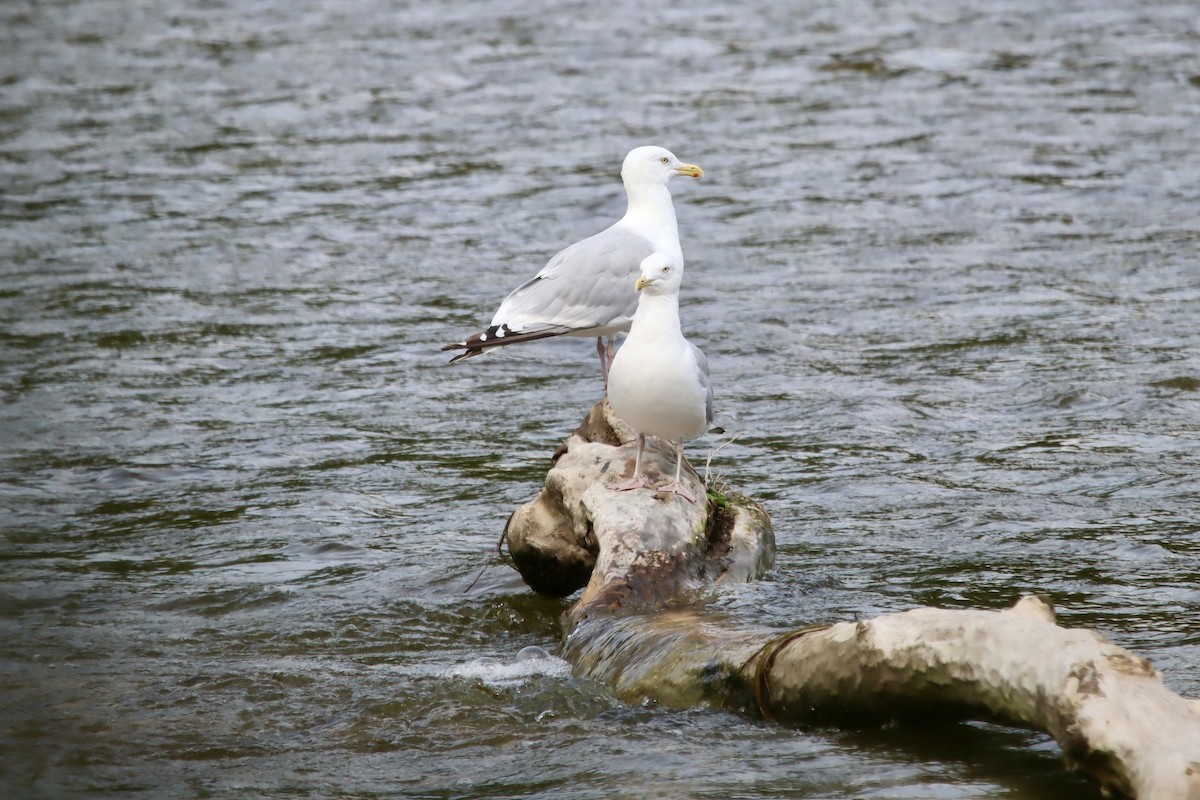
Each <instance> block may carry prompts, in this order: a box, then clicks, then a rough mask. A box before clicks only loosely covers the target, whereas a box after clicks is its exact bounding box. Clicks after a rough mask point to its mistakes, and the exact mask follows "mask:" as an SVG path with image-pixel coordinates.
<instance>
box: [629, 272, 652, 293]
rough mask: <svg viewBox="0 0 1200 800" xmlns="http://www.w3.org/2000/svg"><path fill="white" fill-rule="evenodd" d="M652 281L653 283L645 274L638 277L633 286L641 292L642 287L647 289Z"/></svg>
mask: <svg viewBox="0 0 1200 800" xmlns="http://www.w3.org/2000/svg"><path fill="white" fill-rule="evenodd" d="M650 283H651V281H650V279H649V278H647V277H646V276H645V275H643V276H642V277H640V278H638V279H637V283H635V284H633V288H634V289H637V290H638V291H639V292H640V291H641V290H642V289H645V288H646V287H647V286H649V285H650Z"/></svg>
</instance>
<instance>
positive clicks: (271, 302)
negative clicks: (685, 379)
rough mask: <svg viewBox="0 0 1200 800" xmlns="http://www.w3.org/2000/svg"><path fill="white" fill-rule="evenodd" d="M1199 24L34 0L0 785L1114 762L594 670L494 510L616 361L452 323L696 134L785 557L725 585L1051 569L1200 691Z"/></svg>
mask: <svg viewBox="0 0 1200 800" xmlns="http://www.w3.org/2000/svg"><path fill="white" fill-rule="evenodd" d="M1197 20H1198V18H1197V15H1196V12H1195V7H1194V5H1193V4H1190V3H1187V2H1137V3H1135V2H1132V0H1124V1H1123V2H1116V1H1115V0H1114V1H1113V2H1103V1H1102V0H1094V1H1093V2H1082V1H1081V2H1066V3H1059V4H1055V5H1054V6H1053V7H1048V6H1046V5H1045V4H1043V3H1033V2H1027V0H1004V1H1003V2H998V3H979V2H976V3H967V4H963V3H957V2H956V3H950V2H933V3H929V2H922V3H915V2H897V3H890V4H888V3H867V2H859V3H849V4H847V3H837V4H832V3H831V4H817V5H813V4H809V6H807V7H804V8H800V7H794V8H793V7H789V6H788V5H787V4H783V5H780V4H776V3H766V2H758V1H757V0H751V1H750V2H748V3H738V4H719V3H713V2H701V3H692V4H687V5H684V4H667V5H653V4H644V3H627V2H616V3H608V4H582V3H574V4H566V5H563V4H551V3H546V2H531V3H523V4H514V3H512V2H507V0H506V1H505V2H500V1H499V0H479V2H470V3H468V2H457V3H451V2H444V3H428V4H421V5H418V6H411V7H410V6H409V5H408V4H405V3H386V2H364V3H360V4H354V5H352V6H345V5H344V4H341V3H334V2H330V0H309V1H308V2H301V3H279V2H275V0H257V1H255V0H250V2H242V3H236V4H234V3H221V2H206V3H188V4H157V3H153V2H139V3H123V2H116V1H115V0H80V1H79V2H47V3H28V2H14V3H8V4H5V5H4V6H3V8H2V9H0V23H2V24H0V39H2V44H3V52H4V53H5V58H4V59H3V62H2V63H0V86H2V87H3V89H2V90H0V187H2V188H0V270H2V275H3V279H2V283H0V336H2V337H3V338H2V345H0V392H2V402H0V434H2V437H3V443H4V446H3V453H2V455H0V498H2V499H0V513H2V515H3V516H2V518H0V531H2V533H3V535H2V536H0V557H2V559H3V567H2V569H0V697H2V698H3V699H2V700H0V789H3V791H2V792H0V793H2V794H3V795H4V796H5V797H13V798H62V797H88V798H94V797H190V796H194V797H254V798H277V797H278V798H281V797H314V798H315V797H343V798H345V797H364V798H365V797H422V798H451V797H455V798H460V797H461V798H482V797H539V798H613V797H650V796H655V797H689V798H705V797H714V798H715V797H721V798H738V797H745V798H750V797H756V798H757V797H851V796H857V797H872V798H906V797H940V798H950V797H953V798H962V797H972V798H975V797H997V796H1020V797H1029V798H1061V797H1093V796H1095V793H1094V790H1093V789H1092V788H1091V787H1089V785H1088V784H1087V783H1085V782H1084V781H1083V780H1081V779H1079V778H1077V777H1074V776H1070V775H1066V774H1065V773H1063V771H1062V770H1061V768H1060V766H1059V760H1058V759H1059V756H1058V753H1057V750H1056V748H1055V746H1054V745H1053V743H1052V742H1050V741H1049V740H1048V739H1046V738H1045V737H1043V736H1039V735H1035V734H1027V733H1023V732H1016V731H1011V730H1007V729H1002V728H993V727H990V726H986V725H981V724H969V725H955V726H949V727H939V728H935V729H932V730H928V731H914V730H912V729H894V728H891V727H887V726H884V727H882V728H880V729H877V730H867V731H859V732H842V731H837V730H829V729H802V730H796V729H787V728H780V727H775V726H769V725H762V724H757V723H753V722H749V721H746V720H743V719H741V718H738V717H734V716H729V715H726V714H722V713H716V712H712V711H708V710H703V709H699V710H694V711H687V712H674V711H666V710H662V709H656V708H653V707H632V706H628V705H625V704H622V703H620V702H618V701H616V700H615V699H613V698H612V697H611V695H610V694H609V693H608V692H607V691H606V689H605V687H603V686H601V685H597V684H595V683H592V682H589V681H586V680H581V679H577V678H574V677H571V676H570V674H569V671H568V670H567V669H566V668H565V666H564V665H563V664H562V662H560V661H558V660H557V659H555V658H554V657H553V653H554V652H555V648H556V642H557V639H558V635H559V628H558V625H557V617H558V614H559V613H560V612H561V611H562V610H563V608H564V607H565V604H564V603H562V602H558V601H550V600H545V599H541V598H538V597H536V596H533V595H532V594H531V593H530V592H528V591H527V590H526V589H525V588H524V586H523V585H522V584H521V582H520V580H519V579H518V578H517V577H516V575H515V573H513V572H512V571H510V570H509V569H507V568H506V567H505V566H503V565H502V564H501V563H500V562H499V560H498V559H497V558H496V556H495V554H494V545H495V541H496V539H497V538H498V536H499V534H500V531H501V529H502V527H503V523H504V520H505V519H506V517H507V515H508V514H509V513H510V512H511V510H512V509H513V508H514V507H515V506H516V505H518V504H519V503H521V502H524V501H525V500H527V499H529V498H530V497H531V496H532V495H533V494H534V493H536V491H537V490H538V487H539V484H540V481H541V479H542V477H543V475H544V472H545V470H546V468H547V467H548V457H549V455H550V454H551V453H552V452H553V450H554V448H555V446H556V445H557V444H558V442H559V440H560V439H561V438H562V437H563V436H565V435H566V434H567V433H568V432H569V431H570V430H572V429H573V428H574V426H575V425H576V424H577V422H578V421H579V420H580V419H581V418H582V416H583V414H584V413H585V411H586V409H587V408H588V407H589V406H590V404H591V403H593V402H594V401H595V400H596V399H598V398H599V396H600V386H599V381H598V378H597V375H596V372H597V370H596V367H595V363H594V354H593V351H592V349H591V346H590V345H589V344H588V343H587V342H585V341H581V340H571V341H562V342H545V343H539V344H535V345H531V346H528V347H525V348H522V349H520V350H517V351H514V352H509V353H503V354H499V355H497V356H494V357H490V358H489V359H486V360H476V361H473V362H469V363H467V364H464V365H460V366H457V367H454V368H448V367H446V366H445V363H444V361H445V357H444V355H443V354H441V353H439V352H437V347H438V346H439V345H440V344H442V343H444V342H448V341H452V340H454V339H457V338H459V336H460V335H461V334H463V333H467V332H470V331H472V330H474V329H475V328H476V327H477V326H478V325H479V324H480V323H482V322H486V320H487V319H488V318H489V317H490V314H491V312H492V310H493V308H494V307H495V305H496V304H497V303H498V301H499V300H500V299H501V298H502V297H503V295H504V294H505V293H506V292H507V291H508V290H509V289H511V288H512V287H513V286H515V285H516V284H517V283H518V282H520V281H522V280H524V279H525V278H527V277H528V276H529V275H531V274H532V273H533V271H535V270H536V269H537V268H538V267H539V266H540V265H541V264H542V263H543V262H544V261H545V259H546V258H548V257H549V255H551V254H552V253H553V252H554V251H555V250H556V249H558V248H559V247H561V246H563V245H564V244H566V243H569V242H571V241H575V240H576V239H578V238H580V237H582V236H585V235H587V234H590V233H592V232H595V231H596V230H597V229H598V228H599V227H600V226H602V225H604V224H606V220H610V219H612V218H614V217H615V216H616V215H617V214H619V213H620V211H621V209H622V202H623V201H622V198H621V195H620V191H619V186H618V183H617V176H616V172H617V166H618V164H619V161H620V159H621V157H622V156H623V155H624V153H625V152H626V151H627V150H628V149H629V148H630V147H632V146H634V145H637V144H643V143H657V144H662V145H665V146H667V147H670V148H671V149H673V150H674V151H675V152H676V153H677V154H678V155H679V156H680V157H681V158H683V159H685V160H687V161H693V162H696V163H699V164H701V165H702V166H703V167H704V169H705V178H704V179H703V180H702V181H699V182H692V181H688V182H686V183H685V182H682V181H679V182H676V184H675V187H674V193H675V197H676V206H677V209H678V212H679V218H680V225H681V231H682V235H683V239H684V251H685V254H686V255H687V257H688V270H689V272H688V277H687V279H686V285H685V298H684V314H685V323H686V326H687V328H688V331H689V333H690V334H691V335H692V337H693V339H694V340H695V341H696V342H697V343H699V344H700V345H701V346H702V347H703V348H704V349H705V350H706V352H707V353H708V356H709V359H710V362H711V365H712V370H713V374H714V377H715V381H716V385H717V387H718V401H719V412H720V416H721V418H722V423H723V424H724V425H725V427H726V428H728V429H730V430H733V431H737V432H739V433H740V438H739V439H738V440H737V441H736V442H735V443H734V444H732V445H730V446H728V447H727V448H725V449H724V450H723V451H722V452H721V454H720V456H719V457H718V458H717V459H716V462H715V463H716V465H717V469H718V470H720V471H721V472H722V473H723V474H724V476H725V477H726V479H728V480H729V481H731V482H732V483H733V484H735V485H736V486H737V487H739V488H740V489H742V490H743V491H746V492H748V493H750V494H751V495H753V496H755V497H757V498H759V499H761V500H762V501H764V502H765V503H766V505H767V507H768V510H769V511H770V513H771V515H772V518H773V520H774V523H775V527H776V535H777V538H778V540H779V545H780V552H779V557H778V559H777V565H776V568H775V570H774V571H773V573H772V574H771V576H770V578H769V579H768V580H766V581H763V582H762V583H759V584H756V585H753V586H749V587H742V588H736V589H729V590H726V591H725V592H724V593H723V594H722V595H720V596H719V597H717V598H716V599H715V601H714V602H715V607H714V609H713V611H712V613H715V614H721V615H723V616H725V617H727V618H729V619H730V620H731V621H732V622H735V623H736V622H737V621H739V620H743V621H751V620H752V621H754V622H763V623H766V624H769V625H776V626H779V627H781V628H782V627H787V626H798V625H802V624H809V623H814V622H827V621H833V620H841V619H849V618H852V617H853V616H854V615H860V616H866V615H872V614H876V613H881V612H887V611H895V610H902V609H906V608H911V607H914V606H918V605H923V604H935V605H939V606H950V607H956V606H961V607H987V608H1000V607H1004V606H1006V605H1008V604H1010V603H1011V602H1013V601H1014V600H1015V599H1016V597H1017V596H1019V594H1020V593H1022V592H1029V591H1038V592H1043V593H1046V594H1048V595H1050V596H1051V597H1052V598H1053V599H1054V601H1055V603H1056V605H1057V608H1058V611H1059V614H1060V617H1061V618H1062V620H1063V621H1064V622H1065V623H1067V624H1072V625H1085V626H1089V627H1094V628H1096V629H1098V630H1100V631H1101V632H1103V633H1104V634H1105V635H1107V636H1109V637H1111V638H1112V639H1114V640H1115V641H1117V642H1118V643H1120V644H1122V645H1124V646H1126V647H1129V648H1131V649H1133V650H1135V651H1136V652H1138V653H1139V654H1142V655H1145V656H1148V657H1150V658H1151V659H1152V660H1153V661H1154V663H1155V665H1156V666H1157V667H1158V668H1159V669H1161V670H1162V671H1163V672H1164V675H1165V678H1166V680H1167V683H1168V684H1169V685H1170V686H1171V687H1172V688H1174V689H1176V690H1177V691H1180V692H1184V693H1188V694H1192V695H1195V694H1198V693H1200V666H1198V664H1200V636H1198V635H1197V631H1198V630H1200V589H1198V588H1197V587H1198V586H1200V570H1198V568H1197V556H1198V555H1200V544H1198V542H1200V537H1198V536H1197V533H1198V531H1200V492H1198V490H1197V489H1196V480H1195V476H1196V474H1197V473H1198V472H1200V448H1198V442H1197V439H1198V438H1200V415H1198V411H1200V402H1198V401H1200V267H1198V266H1197V251H1198V247H1197V245H1198V242H1200V225H1198V224H1197V221H1196V220H1197V216H1196V209H1197V207H1198V202H1200V189H1198V188H1197V181H1196V176H1197V175H1198V174H1200V155H1197V154H1198V153H1200V133H1198V131H1200V124H1198V123H1200V120H1198V116H1200V62H1198V60H1197V56H1196V53H1197V52H1200V25H1198V21H1197ZM715 444H716V442H715V441H711V440H710V441H702V442H697V443H694V444H692V445H690V446H689V452H690V453H692V454H694V455H702V454H703V451H704V449H705V447H706V446H711V445H715ZM481 570H482V575H481V577H480V579H479V581H478V583H476V584H475V585H474V586H473V587H472V588H469V589H468V587H469V586H470V585H471V581H472V580H473V579H474V578H475V577H476V575H477V574H479V573H480V571H481ZM530 646H536V647H541V648H544V649H546V650H547V651H548V652H549V653H550V656H549V657H547V658H541V659H537V658H534V659H522V660H518V654H519V653H520V652H521V651H522V649H523V648H526V647H530ZM535 655H536V654H535ZM480 659H484V660H482V661H481V660H480ZM488 659H491V660H488Z"/></svg>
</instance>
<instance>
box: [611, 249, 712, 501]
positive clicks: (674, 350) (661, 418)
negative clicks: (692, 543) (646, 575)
mask: <svg viewBox="0 0 1200 800" xmlns="http://www.w3.org/2000/svg"><path fill="white" fill-rule="evenodd" d="M682 281H683V263H682V262H680V261H677V260H675V259H673V258H670V257H668V256H667V255H665V254H662V253H655V254H654V255H652V256H650V257H648V258H647V259H646V260H644V261H643V262H642V271H641V277H639V278H638V279H637V283H635V284H634V287H635V288H636V289H637V290H638V291H639V292H641V297H640V298H639V299H638V306H637V313H635V314H634V316H633V329H632V330H631V331H630V332H629V336H628V337H627V338H626V339H625V343H624V344H623V345H621V349H620V350H619V351H617V355H616V358H614V359H613V363H612V368H611V369H610V370H609V375H608V403H609V405H611V406H612V410H613V413H615V414H616V415H617V416H618V417H620V418H621V419H623V420H625V422H627V423H628V424H629V426H630V427H631V428H633V429H634V430H635V431H637V432H638V444H637V456H636V457H635V459H634V462H633V477H632V478H630V479H629V481H627V482H626V483H622V484H620V485H616V486H610V487H609V488H610V489H613V490H615V491H618V492H625V491H629V490H630V489H640V488H643V487H646V486H648V484H647V483H646V482H645V480H644V478H643V477H642V453H643V451H644V450H645V449H646V436H647V435H650V436H658V437H661V438H663V439H669V440H671V442H673V443H674V445H675V480H674V481H672V482H671V483H669V484H666V485H665V486H660V487H658V488H657V489H655V491H656V492H673V493H674V494H677V495H679V496H680V497H682V498H684V499H685V500H689V501H691V502H693V503H695V502H696V498H695V497H693V496H692V494H691V492H689V491H688V490H687V489H685V488H683V486H682V485H681V484H680V483H679V476H680V472H681V470H682V468H683V443H684V441H686V440H688V439H694V438H696V437H697V436H700V435H701V434H704V433H706V432H708V431H709V429H710V428H712V424H713V390H712V384H711V383H710V382H709V379H708V359H707V358H705V357H704V353H702V352H700V348H698V347H696V346H695V345H694V344H692V343H691V342H689V341H688V340H687V339H685V338H684V336H683V331H682V330H681V329H680V327H679V285H680V283H681V282H682ZM712 432H713V433H724V431H723V430H721V429H720V428H712Z"/></svg>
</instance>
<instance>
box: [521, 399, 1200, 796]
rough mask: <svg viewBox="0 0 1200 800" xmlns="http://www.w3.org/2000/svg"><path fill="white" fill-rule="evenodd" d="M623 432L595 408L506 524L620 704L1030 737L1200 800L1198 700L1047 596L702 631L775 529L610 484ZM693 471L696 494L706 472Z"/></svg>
mask: <svg viewBox="0 0 1200 800" xmlns="http://www.w3.org/2000/svg"><path fill="white" fill-rule="evenodd" d="M632 438H633V436H632V432H631V431H629V430H628V429H627V428H625V426H624V425H623V424H622V423H621V422H620V421H619V420H617V419H616V418H614V417H613V416H612V415H611V412H610V411H609V409H608V407H607V403H606V402H603V401H602V402H601V403H599V404H597V406H596V407H595V408H593V409H592V411H591V413H590V414H589V415H588V418H587V419H586V420H585V421H584V423H583V424H582V425H581V426H580V428H579V430H577V431H576V432H575V434H573V435H572V436H571V437H570V438H569V439H568V440H567V441H566V443H565V444H564V447H563V448H560V451H559V452H558V453H556V455H555V460H556V464H555V466H554V468H553V469H551V470H550V473H549V475H548V476H547V480H546V487H545V489H544V490H543V491H542V493H541V494H540V495H539V496H538V497H537V498H536V499H535V500H533V501H532V502H530V503H528V504H526V505H525V506H522V507H521V508H520V509H518V510H517V511H516V512H515V513H514V514H513V516H512V517H511V518H510V519H509V523H508V526H507V528H506V533H507V536H508V540H509V548H510V552H511V553H512V555H513V558H514V561H515V562H516V564H517V566H518V569H520V570H521V572H522V575H523V576H524V577H525V579H526V582H527V583H529V585H530V586H531V587H533V588H534V589H535V590H537V591H542V592H546V593H549V594H553V595H556V596H565V595H566V594H570V593H571V592H573V591H575V590H577V589H579V588H584V591H583V593H582V595H581V596H580V598H579V600H578V601H577V602H576V603H575V604H574V605H573V606H572V608H571V609H570V610H569V611H568V612H567V613H566V614H565V615H564V626H565V628H566V632H565V640H564V645H563V655H564V658H566V659H567V660H568V661H570V662H571V664H572V665H573V667H574V669H575V671H576V673H578V674H581V675H586V676H589V677H592V678H596V679H599V680H602V681H605V682H607V683H608V684H610V685H611V686H612V687H613V690H614V691H615V693H616V694H617V695H618V696H619V697H621V698H623V699H625V700H628V701H630V702H640V701H643V700H651V701H654V702H658V703H662V704H664V705H669V706H675V707H689V706H695V705H702V704H704V705H710V706H713V707H719V708H724V709H729V710H736V711H740V712H742V713H746V714H750V715H754V716H758V717H762V718H766V719H770V720H778V721H780V722H784V723H801V722H807V721H822V722H827V721H831V720H868V719H895V718H916V717H920V718H923V719H928V718H929V717H930V716H939V717H943V718H944V717H948V716H953V717H957V718H972V719H985V720H991V721H995V722H1001V723H1005V724H1010V725H1015V726H1019V727H1024V728H1031V729H1035V730H1040V731H1045V732H1046V733H1049V734H1050V735H1051V736H1053V737H1054V739H1055V740H1056V741H1057V742H1058V744H1059V746H1060V747H1061V748H1062V752H1063V758H1064V761H1065V762H1066V766H1067V768H1068V769H1072V770H1080V771H1082V772H1084V773H1086V774H1088V775H1090V776H1091V777H1092V778H1094V779H1095V780H1096V781H1097V783H1098V784H1099V786H1100V788H1101V791H1102V792H1103V793H1104V794H1105V795H1108V796H1120V797H1133V798H1141V800H1179V799H1181V798H1182V799H1186V800H1200V701H1197V700H1189V699H1185V698H1183V697H1180V696H1179V695H1176V694H1174V693H1173V692H1171V691H1170V690H1168V689H1167V688H1166V687H1165V686H1164V685H1163V682H1162V678H1161V676H1160V675H1159V674H1158V673H1157V672H1156V671H1155V670H1154V669H1153V667H1151V665H1150V663H1149V662H1148V661H1146V660H1145V659H1143V658H1140V657H1138V656H1135V655H1134V654H1132V653H1130V652H1129V651H1127V650H1124V649H1122V648H1120V647H1118V646H1116V645H1114V644H1112V643H1111V642H1108V641H1106V640H1105V639H1104V638H1103V637H1101V636H1100V635H1099V634H1096V633H1094V632H1092V631H1088V630H1083V629H1071V628H1062V627H1060V626H1059V625H1057V624H1056V623H1055V620H1054V612H1053V609H1052V608H1051V606H1050V604H1049V603H1048V602H1047V601H1046V600H1045V599H1043V598H1040V597H1033V596H1030V597H1025V598H1022V599H1021V600H1020V601H1019V602H1018V603H1017V604H1016V605H1015V606H1013V607H1012V608H1010V609H1006V610H1003V611H975V610H942V609H934V608H918V609H913V610H911V611H906V612H902V613H897V614H888V615H884V616H880V617H877V618H875V619H873V620H869V621H861V622H843V623H838V624H835V625H820V626H809V627H800V628H797V629H796V630H793V631H788V632H785V633H782V634H781V633H780V632H779V631H772V630H733V629H730V628H728V627H726V626H722V625H720V624H716V623H713V622H710V621H706V620H705V619H704V617H703V616H702V613H701V608H700V603H699V602H698V601H699V600H702V599H703V596H704V593H705V591H706V590H711V588H712V585H713V584H714V583H715V582H717V581H725V582H741V581H749V580H754V579H755V578H757V577H759V576H760V575H761V574H762V573H763V572H764V571H765V570H766V569H768V568H769V567H770V565H771V563H772V561H773V556H774V539H773V536H772V533H771V527H770V521H769V519H768V518H767V516H766V514H765V512H763V510H762V509H761V507H759V506H758V505H757V504H755V503H754V502H753V501H751V500H749V499H747V498H744V497H740V496H738V495H734V494H733V493H732V492H728V491H726V492H724V494H725V495H726V496H727V497H728V498H729V502H728V505H727V506H726V505H725V503H724V502H723V501H721V500H720V499H719V498H715V497H713V496H712V495H710V501H709V504H708V507H707V509H706V508H705V507H704V506H703V505H693V504H690V503H687V502H686V501H684V500H682V499H680V498H677V497H674V496H658V495H654V494H652V493H651V492H649V491H644V490H638V491H634V492H624V493H617V492H613V491H610V490H609V489H607V488H606V484H609V483H616V482H619V481H620V480H621V479H622V478H623V477H628V475H629V474H630V473H631V471H632V468H633V464H632V462H633V449H632V446H630V445H627V446H625V447H620V446H619V445H620V443H621V442H623V441H624V442H628V441H629V440H630V439H632ZM671 459H672V451H671V448H670V447H669V446H668V445H663V444H662V443H658V442H648V443H647V449H646V460H647V463H646V467H647V470H646V472H647V477H648V478H649V479H650V480H651V481H652V482H653V481H655V480H662V481H665V480H667V479H668V478H669V476H670V475H671V474H672V470H673V467H674V465H673V463H672V460H671ZM685 475H686V476H687V477H686V478H685V479H686V480H688V481H690V482H691V483H692V484H693V486H691V487H689V488H691V489H692V491H693V492H694V493H695V494H696V496H697V497H703V496H704V491H703V490H704V486H703V484H702V482H701V481H700V479H699V477H698V476H697V475H696V474H695V473H694V472H693V471H690V470H688V471H686V472H685ZM656 476H658V477H657V478H656ZM585 585H586V586H585ZM547 589H549V591H547Z"/></svg>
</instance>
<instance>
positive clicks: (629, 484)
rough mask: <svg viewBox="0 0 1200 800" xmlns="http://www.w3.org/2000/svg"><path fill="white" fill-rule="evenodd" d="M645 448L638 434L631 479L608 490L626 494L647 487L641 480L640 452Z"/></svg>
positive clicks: (643, 440) (641, 435)
mask: <svg viewBox="0 0 1200 800" xmlns="http://www.w3.org/2000/svg"><path fill="white" fill-rule="evenodd" d="M645 447H646V437H645V436H644V435H643V434H640V433H639V434H638V447H637V456H636V457H634V459H633V477H632V478H630V479H629V480H628V481H626V482H625V483H621V484H617V485H615V486H609V487H608V488H609V489H612V490H613V491H614V492H628V491H629V490H630V489H641V488H642V487H644V486H646V485H647V484H646V482H645V481H644V480H642V450H644V449H645ZM693 502H694V501H693Z"/></svg>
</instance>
